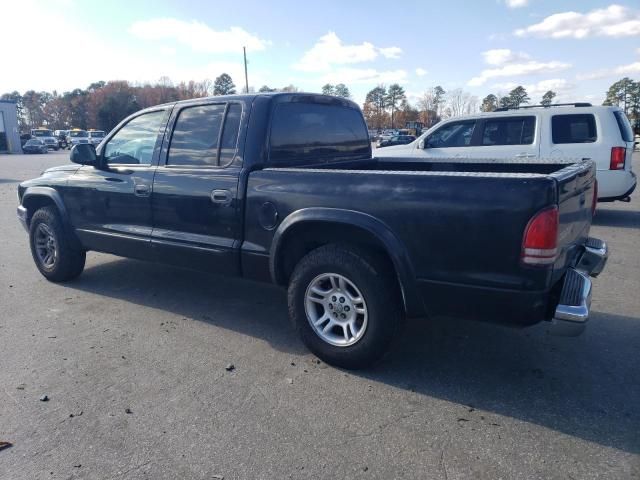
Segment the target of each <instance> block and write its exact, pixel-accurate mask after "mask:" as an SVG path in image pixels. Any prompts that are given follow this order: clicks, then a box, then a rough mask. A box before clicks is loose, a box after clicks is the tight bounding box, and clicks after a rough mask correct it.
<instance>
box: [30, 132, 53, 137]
mask: <svg viewBox="0 0 640 480" xmlns="http://www.w3.org/2000/svg"><path fill="white" fill-rule="evenodd" d="M33 136H34V137H53V135H52V134H51V130H34V131H33Z"/></svg>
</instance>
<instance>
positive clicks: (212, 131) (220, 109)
mask: <svg viewBox="0 0 640 480" xmlns="http://www.w3.org/2000/svg"><path fill="white" fill-rule="evenodd" d="M225 108H226V104H224V103H223V104H216V105H197V106H195V107H187V108H184V109H182V111H181V112H180V114H179V115H178V120H177V121H176V126H175V128H174V130H173V135H172V136H171V144H170V145H169V156H168V158H167V164H168V165H183V166H194V167H206V166H217V165H218V139H219V138H220V129H221V127H222V120H223V118H224V112H225Z"/></svg>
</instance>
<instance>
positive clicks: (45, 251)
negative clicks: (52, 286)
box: [29, 207, 86, 282]
mask: <svg viewBox="0 0 640 480" xmlns="http://www.w3.org/2000/svg"><path fill="white" fill-rule="evenodd" d="M29 243H30V245H31V255H32V256H33V260H34V262H35V264H36V267H38V270H40V273H41V274H42V275H43V276H44V277H45V278H46V279H47V280H51V281H53V282H64V281H67V280H71V279H73V278H76V277H77V276H78V275H80V274H81V273H82V270H84V263H85V259H86V253H85V252H84V250H76V249H74V248H73V247H72V245H71V242H70V241H69V238H68V236H67V234H66V233H65V231H64V227H63V225H62V220H61V219H60V215H59V214H58V211H57V210H56V208H55V207H43V208H41V209H39V210H37V211H36V212H35V213H34V214H33V217H32V218H31V223H30V225H29Z"/></svg>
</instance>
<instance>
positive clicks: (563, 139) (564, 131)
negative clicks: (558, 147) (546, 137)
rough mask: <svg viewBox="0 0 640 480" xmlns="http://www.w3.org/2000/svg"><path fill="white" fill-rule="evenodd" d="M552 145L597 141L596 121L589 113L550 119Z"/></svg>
mask: <svg viewBox="0 0 640 480" xmlns="http://www.w3.org/2000/svg"><path fill="white" fill-rule="evenodd" d="M551 132H552V133H551V135H552V138H553V143H593V142H595V141H596V140H597V139H598V135H597V133H596V121H595V118H594V116H593V114H591V113H576V114H569V115H554V116H553V117H551Z"/></svg>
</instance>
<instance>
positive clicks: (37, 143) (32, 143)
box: [25, 140, 42, 146]
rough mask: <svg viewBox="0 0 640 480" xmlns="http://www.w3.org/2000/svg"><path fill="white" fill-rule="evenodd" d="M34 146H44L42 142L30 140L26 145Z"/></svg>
mask: <svg viewBox="0 0 640 480" xmlns="http://www.w3.org/2000/svg"><path fill="white" fill-rule="evenodd" d="M33 145H42V141H40V140H29V141H28V142H27V143H25V146H33Z"/></svg>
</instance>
